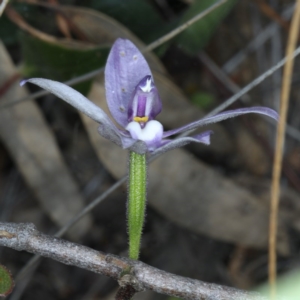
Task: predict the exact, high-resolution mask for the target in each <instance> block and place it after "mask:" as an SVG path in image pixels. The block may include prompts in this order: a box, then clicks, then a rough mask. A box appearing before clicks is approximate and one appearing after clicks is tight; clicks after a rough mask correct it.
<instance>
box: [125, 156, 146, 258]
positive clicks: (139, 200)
mask: <svg viewBox="0 0 300 300" xmlns="http://www.w3.org/2000/svg"><path fill="white" fill-rule="evenodd" d="M128 186H129V192H128V208H127V209H128V212H127V213H128V231H129V258H131V259H136V260H137V259H138V258H139V253H140V243H141V236H142V230H143V225H144V218H145V208H146V189H147V161H146V154H142V155H141V154H137V153H135V152H130V161H129V185H128Z"/></svg>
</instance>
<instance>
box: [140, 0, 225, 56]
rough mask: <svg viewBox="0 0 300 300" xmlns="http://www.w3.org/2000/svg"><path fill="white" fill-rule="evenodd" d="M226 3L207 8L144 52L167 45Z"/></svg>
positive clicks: (222, 0)
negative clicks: (176, 36)
mask: <svg viewBox="0 0 300 300" xmlns="http://www.w3.org/2000/svg"><path fill="white" fill-rule="evenodd" d="M226 1H227V0H221V1H218V2H217V3H215V4H213V5H212V6H210V7H209V8H207V9H206V10H204V11H203V12H201V13H199V14H198V15H196V16H195V17H193V18H192V19H190V20H189V21H187V22H186V23H184V24H182V25H181V26H179V27H177V28H176V29H174V30H172V31H171V32H169V33H168V34H166V35H164V36H163V37H161V38H159V39H158V40H156V41H155V42H153V43H151V44H150V45H148V46H147V47H146V48H145V49H143V51H142V52H147V51H152V50H153V49H155V48H157V47H158V46H160V45H162V44H163V43H165V42H166V41H168V40H170V39H171V38H172V37H174V36H175V35H177V34H179V33H180V32H182V31H184V30H185V29H187V28H188V27H189V26H191V25H192V24H194V23H195V22H197V21H199V20H200V19H202V18H203V17H205V16H206V15H208V14H209V13H210V12H212V11H213V10H215V9H216V8H217V7H219V6H220V5H221V4H223V3H225V2H226Z"/></svg>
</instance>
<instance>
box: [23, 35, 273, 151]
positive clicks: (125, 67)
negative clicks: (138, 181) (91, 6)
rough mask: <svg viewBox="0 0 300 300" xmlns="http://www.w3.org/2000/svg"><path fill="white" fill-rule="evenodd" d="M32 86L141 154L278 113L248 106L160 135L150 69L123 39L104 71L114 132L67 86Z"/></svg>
mask: <svg viewBox="0 0 300 300" xmlns="http://www.w3.org/2000/svg"><path fill="white" fill-rule="evenodd" d="M26 82H31V83H34V84H36V85H38V86H40V87H42V88H44V89H45V90H47V91H49V92H51V93H53V94H54V95H56V96H57V97H59V98H61V99H63V100H65V101H66V102H68V103H69V104H71V105H72V106H74V107H75V108H77V109H78V110H80V111H81V112H83V113H84V114H86V115H87V116H89V117H90V118H92V119H93V120H95V121H96V122H98V123H99V124H100V126H99V128H98V131H99V133H100V134H101V135H102V136H104V137H105V138H107V139H109V140H111V141H112V142H114V143H116V144H117V145H119V146H121V147H122V148H124V149H129V150H131V151H134V152H137V153H139V154H144V153H146V152H153V151H155V153H158V152H166V151H169V150H172V149H174V148H178V147H182V146H184V145H186V144H188V143H190V142H198V143H203V144H206V145H209V144H210V135H211V134H212V131H206V132H204V133H202V134H198V135H195V136H192V137H181V138H177V139H174V140H170V139H166V138H168V137H169V136H172V135H175V134H178V133H181V132H185V131H188V130H192V129H196V128H198V127H200V126H204V125H207V124H210V123H215V122H219V121H222V120H225V119H228V118H232V117H236V116H240V115H243V114H248V113H258V114H262V115H266V116H269V117H271V118H273V119H275V120H277V121H278V114H277V113H276V112H275V111H274V110H272V109H270V108H267V107H251V108H243V109H236V110H230V111H225V112H222V113H220V114H217V115H215V116H212V117H207V118H204V119H201V120H198V121H195V122H192V123H190V124H187V125H185V126H182V127H180V128H177V129H173V130H168V131H164V130H163V126H162V124H161V123H160V122H158V121H156V120H155V117H156V116H157V115H158V114H159V113H160V112H161V109H162V102H161V99H160V97H159V94H158V91H157V89H156V87H155V84H154V80H153V76H152V73H151V70H150V68H149V66H148V64H147V62H146V60H145V58H144V57H143V55H142V53H141V52H140V51H139V50H138V49H137V48H136V47H135V45H134V44H133V43H132V42H130V41H129V40H125V39H117V40H116V42H115V43H114V45H113V47H112V49H111V51H110V54H109V56H108V59H107V64H106V67H105V89H106V100H107V105H108V108H109V110H110V113H111V115H112V116H113V118H114V119H115V121H116V122H117V123H118V124H119V125H120V126H121V127H122V129H120V128H119V127H118V126H116V125H115V123H114V122H113V121H112V120H111V119H110V118H109V117H108V116H107V114H106V113H105V112H104V111H103V110H102V109H101V108H100V107H98V106H96V105H95V104H94V103H93V102H91V101H90V100H88V99H87V98H86V97H84V96H83V95H82V94H80V93H79V92H77V91H76V90H74V89H72V88H71V87H69V86H67V85H65V84H63V83H60V82H57V81H52V80H48V79H42V78H33V79H29V80H24V81H22V82H21V85H24V84H25V83H26Z"/></svg>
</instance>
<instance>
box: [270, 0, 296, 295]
mask: <svg viewBox="0 0 300 300" xmlns="http://www.w3.org/2000/svg"><path fill="white" fill-rule="evenodd" d="M299 25H300V0H298V1H297V2H296V8H295V12H294V16H293V19H292V24H291V29H290V33H289V38H288V45H287V49H286V56H287V57H288V60H287V62H286V65H285V67H284V71H283V78H282V90H281V101H280V120H279V124H278V127H277V133H276V148H275V157H274V163H273V174H272V187H271V211H270V225H269V226H270V228H269V230H270V233H269V284H270V296H271V299H276V236H277V218H278V206H279V193H280V186H279V183H280V175H281V170H282V156H283V145H284V134H285V127H286V118H287V111H288V103H289V95H290V89H291V80H292V72H293V66H294V58H293V57H292V54H293V52H294V50H295V48H296V43H297V39H298V34H299Z"/></svg>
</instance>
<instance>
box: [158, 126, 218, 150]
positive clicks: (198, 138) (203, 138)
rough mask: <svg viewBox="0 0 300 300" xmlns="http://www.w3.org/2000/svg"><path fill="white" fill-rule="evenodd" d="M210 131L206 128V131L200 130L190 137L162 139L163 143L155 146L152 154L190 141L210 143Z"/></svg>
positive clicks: (181, 145)
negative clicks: (199, 132) (200, 131)
mask: <svg viewBox="0 0 300 300" xmlns="http://www.w3.org/2000/svg"><path fill="white" fill-rule="evenodd" d="M212 133H213V132H212V131H211V130H208V131H205V132H202V133H201V134H197V135H195V136H192V137H190V136H188V137H182V138H177V139H175V140H170V141H166V140H165V141H162V142H163V143H162V145H161V147H159V148H157V149H156V150H155V151H154V152H153V155H160V154H162V153H165V152H167V151H170V150H173V149H175V148H179V147H183V146H185V145H187V144H189V143H191V142H196V143H202V144H205V145H209V144H210V135H211V134H212ZM166 142H167V143H166Z"/></svg>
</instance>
